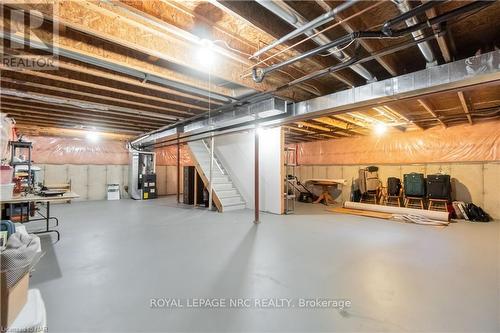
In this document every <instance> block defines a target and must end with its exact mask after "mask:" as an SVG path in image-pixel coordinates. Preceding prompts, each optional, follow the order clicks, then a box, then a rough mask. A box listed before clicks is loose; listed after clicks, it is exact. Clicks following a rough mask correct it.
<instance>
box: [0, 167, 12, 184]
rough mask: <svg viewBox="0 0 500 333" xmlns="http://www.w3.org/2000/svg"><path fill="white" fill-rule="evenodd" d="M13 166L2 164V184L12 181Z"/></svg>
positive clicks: (0, 180) (0, 177)
mask: <svg viewBox="0 0 500 333" xmlns="http://www.w3.org/2000/svg"><path fill="white" fill-rule="evenodd" d="M12 171H13V169H12V167H11V166H10V165H2V166H0V184H2V185H3V184H10V183H12Z"/></svg>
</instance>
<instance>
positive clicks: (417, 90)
mask: <svg viewBox="0 0 500 333" xmlns="http://www.w3.org/2000/svg"><path fill="white" fill-rule="evenodd" d="M499 72H500V51H492V52H489V53H485V54H481V55H478V56H473V57H470V58H466V59H462V60H458V61H455V62H451V63H448V64H444V65H440V66H434V67H430V68H427V69H424V70H421V71H418V72H413V73H410V74H405V75H400V76H397V77H393V78H390V79H386V80H383V81H377V82H373V83H369V84H366V85H364V86H360V87H355V88H352V89H348V90H343V91H339V92H336V93H333V94H329V95H325V96H321V97H317V98H313V99H310V100H307V101H303V102H299V103H296V104H295V108H294V111H293V115H291V118H297V119H298V118H306V117H307V118H308V117H311V116H312V115H314V116H320V115H321V114H325V113H329V114H331V113H333V112H335V111H338V113H342V112H344V111H345V110H346V109H352V108H356V107H361V106H365V105H373V104H375V103H383V102H387V101H392V100H397V99H402V98H408V97H414V96H419V95H422V94H427V93H430V92H432V93H434V92H439V91H444V90H448V89H454V88H458V87H467V86H470V85H474V84H478V83H484V82H488V81H494V80H498V79H500V75H499V74H500V73H499ZM289 120H291V119H289Z"/></svg>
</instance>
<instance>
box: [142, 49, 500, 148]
mask: <svg viewBox="0 0 500 333" xmlns="http://www.w3.org/2000/svg"><path fill="white" fill-rule="evenodd" d="M498 80H500V51H498V50H497V51H493V52H489V53H485V54H481V55H479V56H474V57H470V58H467V59H463V60H459V61H455V62H451V63H447V64H444V65H440V66H434V67H430V68H427V69H424V70H421V71H417V72H414V73H410V74H405V75H401V76H397V77H393V78H390V79H387V80H383V81H377V82H373V83H369V84H366V85H364V86H361V87H356V88H351V89H347V90H344V91H340V92H336V93H333V94H329V95H325V96H321V97H317V98H314V99H310V100H308V101H303V102H300V103H295V104H293V105H288V106H289V108H288V110H287V108H286V103H285V101H283V100H279V99H276V98H272V99H267V100H264V101H261V102H258V103H254V104H250V105H248V106H246V107H240V108H235V109H234V110H233V111H230V112H226V113H221V114H219V115H217V116H214V117H212V118H210V119H203V120H200V121H196V122H192V123H191V124H187V125H183V124H177V125H170V126H166V127H164V128H161V129H159V130H156V131H153V132H150V133H147V134H146V135H145V136H142V137H139V138H138V139H136V140H135V141H133V143H134V144H139V143H140V144H142V145H144V146H145V147H154V146H156V145H163V146H166V145H173V144H176V143H177V142H178V140H179V142H185V141H188V140H198V139H202V138H204V137H209V136H211V135H213V133H214V132H217V134H223V133H227V132H225V131H235V130H245V129H249V128H254V127H255V124H256V123H259V122H260V123H261V124H262V125H270V126H271V124H272V125H273V126H275V125H279V124H285V123H289V122H292V121H299V120H303V119H310V118H313V117H320V116H323V115H327V114H328V115H331V114H342V113H345V112H346V111H348V110H351V109H353V108H357V107H365V106H373V105H376V104H383V103H388V102H390V101H395V100H398V99H404V98H415V97H418V96H421V95H423V94H427V93H429V92H432V93H437V92H443V91H449V90H450V89H463V88H466V87H468V86H473V85H478V84H485V83H488V82H494V81H498ZM266 113H267V114H266ZM256 114H259V115H260V117H259V118H257V117H256V116H255V115H256ZM264 116H266V118H263V117H264ZM181 129H183V131H182V130H181Z"/></svg>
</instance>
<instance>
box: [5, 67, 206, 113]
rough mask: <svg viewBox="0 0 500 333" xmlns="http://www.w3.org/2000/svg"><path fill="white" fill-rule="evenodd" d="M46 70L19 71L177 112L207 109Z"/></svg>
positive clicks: (29, 76) (7, 70) (29, 75)
mask: <svg viewBox="0 0 500 333" xmlns="http://www.w3.org/2000/svg"><path fill="white" fill-rule="evenodd" d="M0 68H1V69H2V71H4V72H9V71H10V72H14V71H16V70H14V69H12V68H8V67H5V66H2V65H0ZM16 72H17V73H16V74H18V75H17V76H16V77H17V78H19V77H20V75H19V72H18V71H16ZM47 72H48V71H32V70H28V69H24V70H23V71H22V72H21V73H22V75H23V76H24V75H26V76H28V78H27V79H26V81H31V80H30V79H29V78H32V77H37V78H41V79H46V80H52V81H57V82H58V83H60V84H69V85H74V86H81V87H86V88H91V89H95V90H98V91H102V93H103V94H108V96H109V94H113V95H115V94H118V96H123V98H124V99H126V100H130V99H127V97H131V98H132V99H136V101H137V98H138V99H140V100H143V101H146V100H148V101H151V103H152V104H153V105H156V106H160V105H164V107H166V108H168V109H169V110H173V111H174V112H177V113H179V114H185V115H194V114H195V113H196V112H201V111H207V110H208V109H207V108H204V107H200V106H197V105H192V104H187V103H182V102H177V101H173V100H165V99H163V98H160V97H156V96H151V95H144V94H141V93H136V92H134V91H131V90H124V89H116V88H113V87H109V86H104V85H101V84H96V83H92V82H88V81H83V80H78V79H73V78H71V77H66V76H62V75H61V73H59V71H51V72H50V73H47ZM52 73H55V74H57V75H54V74H52ZM115 96H116V95H115ZM118 96H117V97H118ZM155 102H158V103H155ZM147 105H150V104H147Z"/></svg>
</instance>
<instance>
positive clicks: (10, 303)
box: [0, 272, 30, 332]
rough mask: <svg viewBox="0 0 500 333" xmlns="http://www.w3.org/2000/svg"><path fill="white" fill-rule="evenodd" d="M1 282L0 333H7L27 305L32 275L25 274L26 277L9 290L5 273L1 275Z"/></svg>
mask: <svg viewBox="0 0 500 333" xmlns="http://www.w3.org/2000/svg"><path fill="white" fill-rule="evenodd" d="M1 280H2V281H1V286H0V287H1V295H0V298H1V302H0V304H1V308H0V313H1V321H0V332H5V331H7V328H8V327H9V326H10V325H11V324H12V322H14V320H15V319H16V317H17V315H18V314H19V312H21V310H22V309H23V307H24V305H25V304H26V301H27V299H28V287H29V281H30V274H29V272H28V273H26V274H24V276H23V277H22V278H21V279H20V280H19V281H17V283H16V284H15V285H14V286H12V287H11V288H7V282H6V279H5V274H4V273H2V274H1Z"/></svg>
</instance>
